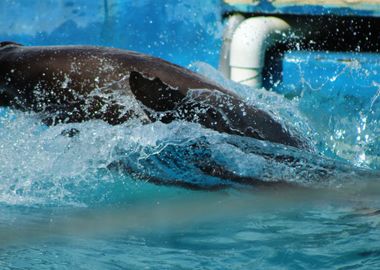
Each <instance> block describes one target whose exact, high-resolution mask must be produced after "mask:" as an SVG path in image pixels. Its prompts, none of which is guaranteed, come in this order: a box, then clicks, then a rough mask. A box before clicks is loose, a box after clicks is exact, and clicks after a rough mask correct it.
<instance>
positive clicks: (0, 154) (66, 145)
mask: <svg viewBox="0 0 380 270" xmlns="http://www.w3.org/2000/svg"><path fill="white" fill-rule="evenodd" d="M221 9H222V6H221V5H220V2H219V1H218V0H205V1H198V2H196V1H180V0H169V1H153V0H140V1H116V0H115V1H111V0H109V1H85V0H78V1H69V0H60V1H53V0H47V1H27V0H20V1H13V0H12V1H11V0H5V1H2V2H1V3H0V14H1V16H0V21H1V24H0V40H14V41H17V42H20V43H23V44H25V45H55V44H92V45H102V46H114V47H118V48H124V49H130V50H137V51H141V52H144V53H149V54H152V55H155V56H158V57H161V58H164V59H167V60H169V61H172V62H175V63H177V64H180V65H183V66H185V67H188V68H190V69H192V70H195V71H197V72H199V73H201V74H203V75H205V76H207V77H209V78H211V79H213V80H215V81H217V82H218V83H220V84H222V85H223V86H225V87H226V88H229V89H231V90H233V91H236V92H237V93H239V94H240V95H242V96H243V97H244V98H245V99H246V100H247V102H250V103H253V104H255V105H256V106H258V107H259V108H262V109H265V110H268V111H270V112H271V113H272V114H273V115H274V116H276V117H277V119H279V121H281V122H282V123H284V124H286V125H287V127H288V128H289V129H290V130H292V131H294V132H297V133H300V134H302V135H303V136H304V137H305V139H306V140H307V141H308V142H309V143H310V144H311V145H312V146H313V147H314V148H315V149H316V150H317V153H318V154H310V153H305V152H303V151H301V150H297V149H292V148H290V147H284V146H281V145H276V144H273V143H269V142H262V141H257V140H254V139H249V138H242V137H239V136H232V135H226V134H221V133H218V132H215V131H213V130H208V129H205V128H202V127H201V126H200V125H198V124H194V123H187V122H182V121H176V122H173V123H171V124H163V123H159V122H157V123H153V124H149V125H142V124H141V123H139V122H134V121H129V122H127V123H125V124H122V125H119V126H110V125H108V124H107V123H104V122H102V121H88V122H85V123H73V124H61V125H57V126H53V127H49V128H48V127H46V126H44V125H43V124H42V123H41V121H40V118H39V116H38V115H36V114H34V113H24V112H20V111H17V110H13V109H10V108H0V269H91V270H95V269H378V268H380V247H379V244H378V243H379V240H380V229H379V228H380V199H379V198H380V196H379V195H380V177H379V175H380V173H379V171H378V170H379V169H380V160H379V154H380V139H379V138H380V136H379V135H380V130H379V126H380V125H379V121H380V106H379V102H380V100H379V96H380V80H379V81H376V78H377V77H378V76H376V75H377V74H375V73H374V72H375V71H374V70H372V69H371V67H370V66H363V67H361V68H359V69H357V70H360V72H362V74H363V76H367V77H368V78H371V86H372V88H371V89H373V93H372V94H371V93H366V95H356V96H352V95H350V94H347V93H344V92H341V91H339V89H336V91H333V90H335V89H330V90H331V91H327V92H326V91H325V92H319V91H316V90H315V89H314V88H313V87H312V86H311V85H310V84H308V83H307V82H306V83H304V84H302V86H301V87H302V93H301V94H300V95H299V97H297V98H293V99H287V98H284V97H283V96H282V95H279V94H277V93H274V92H271V91H266V90H263V89H255V90H253V89H250V88H248V87H245V86H242V85H239V84H236V83H234V82H232V81H229V80H227V79H225V78H223V76H222V75H221V74H220V73H219V72H218V71H217V70H216V66H217V62H218V57H219V48H220V46H221V35H222V29H223V23H222V20H221V17H220V16H221V13H222V12H221ZM35 10H39V11H41V12H40V13H33V12H32V11H35ZM46 10H49V12H48V13H43V12H42V11H46ZM50 11H51V12H50ZM36 14H37V15H36ZM291 64H292V68H294V69H296V68H297V67H302V65H303V64H302V63H295V62H292V63H291ZM337 76H338V77H339V76H340V75H339V74H338V73H337ZM342 76H343V75H342ZM344 76H350V75H349V74H344ZM338 79H339V78H338ZM285 90H286V89H285ZM285 92H286V91H285ZM326 93H328V95H327V94H326ZM70 128H75V129H77V130H79V131H80V133H79V135H78V136H73V137H67V136H63V135H62V132H63V131H65V130H68V129H70ZM194 145H201V146H205V145H207V148H200V149H201V150H199V151H194V148H193V146H194ZM205 158H208V159H212V160H213V161H214V162H215V163H216V164H219V165H222V166H224V167H228V168H229V169H230V170H231V171H233V172H235V173H236V174H238V175H240V176H241V177H256V178H260V179H264V180H265V179H267V180H270V179H273V178H276V179H280V180H282V181H285V182H287V183H290V184H301V185H302V187H303V188H290V189H289V188H281V187H279V188H278V187H277V188H276V187H274V188H259V187H256V186H255V185H246V184H244V183H242V182H236V181H230V180H228V179H220V178H218V177H211V176H208V175H205V174H202V172H200V171H199V170H197V168H196V167H195V166H193V163H192V162H193V161H194V160H202V159H205ZM118 162H123V163H126V164H128V166H130V167H133V168H134V169H135V170H137V171H139V172H141V173H144V174H146V175H150V176H152V177H159V178H163V179H168V180H170V179H182V181H183V182H184V183H185V182H186V183H201V184H203V185H205V186H213V185H218V184H225V185H227V186H229V188H227V189H224V190H220V191H215V192H208V191H194V190H188V189H185V188H180V187H175V186H170V185H155V184H152V183H149V181H147V180H141V179H139V177H138V175H136V174H128V173H126V172H125V171H123V170H120V169H119V168H115V167H114V166H111V165H112V164H117V163H118ZM321 175H323V176H324V177H322V178H321V177H320V176H321Z"/></svg>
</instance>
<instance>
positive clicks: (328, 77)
mask: <svg viewBox="0 0 380 270" xmlns="http://www.w3.org/2000/svg"><path fill="white" fill-rule="evenodd" d="M282 69H283V70H282V71H283V75H282V76H283V78H282V85H281V86H280V87H279V88H278V89H276V90H277V91H279V92H282V93H284V94H288V95H300V94H301V93H302V91H318V92H319V94H321V95H326V96H334V95H337V94H342V95H347V96H354V97H370V96H373V95H374V94H376V92H377V91H379V87H380V80H379V75H380V55H379V54H373V53H349V52H344V53H343V52H342V53H338V52H337V53H329V52H309V51H297V52H288V53H286V54H285V56H284V59H283V63H282Z"/></svg>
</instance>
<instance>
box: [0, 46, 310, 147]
mask: <svg viewBox="0 0 380 270" xmlns="http://www.w3.org/2000/svg"><path fill="white" fill-rule="evenodd" d="M0 90H1V94H0V103H1V105H3V106H13V107H15V108H17V109H21V110H25V111H35V112H39V113H41V115H42V116H43V121H44V123H46V124H47V125H55V124H59V123H69V122H81V121H86V120H91V119H101V120H104V121H106V122H108V123H110V124H112V125H116V124H121V123H124V122H126V121H128V120H129V119H131V118H137V119H140V120H141V121H143V122H144V123H149V122H154V121H162V122H164V123H170V122H171V121H173V120H186V121H190V122H196V123H199V124H201V125H202V126H204V127H206V128H210V129H213V130H216V131H219V132H224V133H228V134H235V135H242V136H248V137H253V138H256V139H259V140H267V141H271V142H275V143H279V144H284V145H288V146H293V147H297V148H303V149H307V148H308V146H307V144H306V142H305V141H303V140H302V139H300V137H299V136H297V135H294V134H291V133H290V132H289V131H288V130H287V129H286V128H285V127H284V126H283V125H282V124H281V123H279V122H278V121H276V120H275V119H274V118H273V117H272V116H271V115H270V114H268V113H267V112H265V111H263V110H260V109H258V108H255V107H254V106H252V105H250V104H247V103H246V102H244V101H243V100H242V98H240V97H239V96H238V95H237V94H235V93H233V92H231V91H229V90H227V89H225V88H223V87H222V86H220V85H218V84H217V83H214V82H212V81H210V80H209V79H207V78H205V77H203V76H201V75H199V74H197V73H194V72H192V71H190V70H188V69H185V68H183V67H180V66H178V65H175V64H172V63H170V62H167V61H165V60H162V59H159V58H156V57H152V56H149V55H145V54H141V53H137V52H133V51H126V50H120V49H115V48H106V47H92V46H35V47H33V46H22V45H20V44H18V43H14V42H9V41H6V42H1V43H0Z"/></svg>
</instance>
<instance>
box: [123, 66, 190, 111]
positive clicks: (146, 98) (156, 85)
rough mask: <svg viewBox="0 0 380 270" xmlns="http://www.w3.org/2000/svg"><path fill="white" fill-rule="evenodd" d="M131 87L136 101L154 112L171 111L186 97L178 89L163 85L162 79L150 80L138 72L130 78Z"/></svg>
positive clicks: (134, 72) (132, 73)
mask: <svg viewBox="0 0 380 270" xmlns="http://www.w3.org/2000/svg"><path fill="white" fill-rule="evenodd" d="M129 85H130V87H131V91H132V93H133V94H134V95H135V97H136V99H137V100H139V101H141V102H142V103H143V104H144V105H145V106H146V107H148V108H150V109H153V110H154V111H159V112H162V111H170V110H174V109H175V107H176V106H177V105H178V104H179V103H180V102H181V101H182V100H183V98H184V97H185V96H184V95H183V94H181V93H180V91H179V90H178V89H175V88H173V87H170V86H169V85H167V84H165V83H163V82H162V81H161V80H160V78H157V77H156V78H154V79H149V78H146V77H144V76H143V75H142V74H141V73H139V72H137V71H132V72H131V74H130V76H129Z"/></svg>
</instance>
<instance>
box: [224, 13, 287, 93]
mask: <svg viewBox="0 0 380 270" xmlns="http://www.w3.org/2000/svg"><path fill="white" fill-rule="evenodd" d="M288 30H290V26H289V24H288V23H287V22H285V21H284V20H282V19H280V18H277V17H252V18H249V19H247V20H245V21H243V22H242V23H240V25H239V26H238V27H237V28H236V31H235V32H234V34H233V37H232V41H231V54H230V67H231V73H230V78H231V79H232V80H233V81H237V82H240V83H242V84H245V85H249V86H252V87H256V88H260V87H261V86H262V74H261V73H262V70H263V67H264V60H265V51H266V50H267V48H268V47H270V46H272V45H273V44H274V43H275V42H278V41H280V40H283V39H284V38H286V33H287V32H288Z"/></svg>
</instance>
